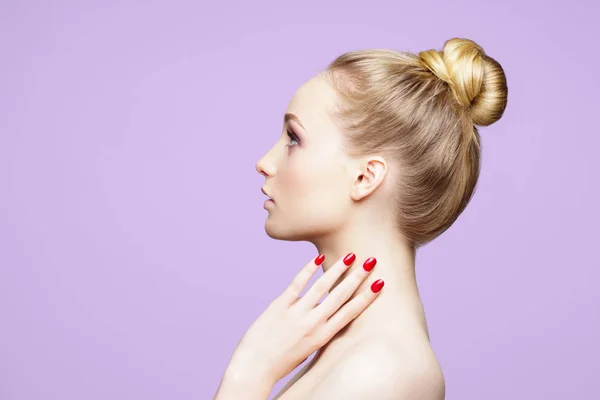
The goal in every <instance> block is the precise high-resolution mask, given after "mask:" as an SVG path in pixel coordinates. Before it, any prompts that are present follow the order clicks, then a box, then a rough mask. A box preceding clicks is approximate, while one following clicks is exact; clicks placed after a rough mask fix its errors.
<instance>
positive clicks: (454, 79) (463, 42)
mask: <svg viewBox="0 0 600 400" xmlns="http://www.w3.org/2000/svg"><path fill="white" fill-rule="evenodd" d="M419 59H420V61H421V64H422V65H423V66H425V67H426V68H427V69H429V70H430V71H431V72H433V73H434V74H435V75H436V76H437V77H438V78H440V79H442V80H443V81H444V82H446V83H448V85H449V86H450V89H451V90H452V93H453V95H454V97H455V98H456V100H457V101H458V103H459V104H460V105H461V106H463V107H466V108H468V109H470V112H471V117H472V119H473V123H474V124H475V125H480V126H487V125H491V124H493V123H494V122H496V121H498V120H499V119H500V117H502V114H503V113H504V110H505V108H506V103H507V97H508V87H507V85H506V76H505V74H504V70H503V68H502V66H501V65H500V64H499V63H498V62H497V61H496V60H494V59H493V58H491V57H489V56H488V55H486V54H485V52H484V51H483V48H481V46H479V45H478V44H477V43H475V42H474V41H472V40H470V39H462V38H453V39H450V40H447V41H446V43H444V50H443V51H441V52H438V51H436V50H426V51H422V52H420V53H419Z"/></svg>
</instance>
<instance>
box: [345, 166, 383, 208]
mask: <svg viewBox="0 0 600 400" xmlns="http://www.w3.org/2000/svg"><path fill="white" fill-rule="evenodd" d="M387 168H388V165H387V163H386V162H385V160H384V159H383V158H381V157H370V158H368V159H365V160H363V161H362V162H361V164H360V166H359V169H358V170H357V174H356V179H355V181H354V186H353V188H352V192H351V197H352V199H353V200H356V201H358V200H362V199H363V198H365V197H367V196H369V195H370V194H371V193H373V192H374V191H375V190H376V189H377V188H378V187H379V185H381V183H382V182H383V179H384V177H385V175H386V173H387Z"/></svg>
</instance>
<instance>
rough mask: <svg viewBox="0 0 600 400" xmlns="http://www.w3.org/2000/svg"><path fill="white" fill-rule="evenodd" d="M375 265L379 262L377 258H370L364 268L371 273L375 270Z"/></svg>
mask: <svg viewBox="0 0 600 400" xmlns="http://www.w3.org/2000/svg"><path fill="white" fill-rule="evenodd" d="M375 264H377V260H376V259H375V257H369V258H368V259H367V261H365V263H364V264H363V268H364V269H365V271H367V272H369V271H370V270H372V269H373V267H374V266H375Z"/></svg>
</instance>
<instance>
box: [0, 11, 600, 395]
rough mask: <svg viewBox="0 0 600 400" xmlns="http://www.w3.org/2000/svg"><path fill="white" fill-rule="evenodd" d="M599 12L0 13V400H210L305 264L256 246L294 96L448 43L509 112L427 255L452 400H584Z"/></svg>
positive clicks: (591, 375)
mask: <svg viewBox="0 0 600 400" xmlns="http://www.w3.org/2000/svg"><path fill="white" fill-rule="evenodd" d="M598 14H599V6H598V3H597V2H596V3H594V2H592V1H588V2H585V1H579V2H572V1H571V2H566V1H563V2H558V1H555V2H553V3H551V4H549V3H548V2H542V1H515V0H511V1H504V2H481V1H475V0H473V1H453V2H446V1H441V0H440V1H419V2H405V3H404V4H402V3H400V2H392V1H388V2H381V1H369V2H348V1H341V0H340V1H335V2H332V1H329V2H324V3H321V2H317V1H315V0H312V1H304V2H296V3H295V4H293V5H292V4H289V3H288V2H275V1H272V2H264V1H263V2H242V1H238V2H220V3H219V4H218V5H216V2H207V1H204V2H201V1H166V0H162V1H132V0H127V1H94V2H92V1H7V0H2V1H1V2H0V72H1V73H0V191H1V192H0V324H1V325H0V399H3V400H24V399H27V400H29V399H40V400H41V399H43V400H50V399H60V400H70V399H85V400H92V399H98V400H100V399H101V400H106V399H145V400H152V399H209V398H211V396H212V395H213V393H214V391H215V389H216V387H217V385H218V383H219V380H220V378H221V374H222V372H223V369H224V368H225V366H226V364H227V361H228V359H229V356H230V355H231V352H232V351H233V349H234V348H235V346H236V344H237V341H238V340H239V338H240V337H241V336H242V335H243V333H244V332H245V330H246V328H247V327H248V326H249V324H250V323H251V322H252V321H253V320H254V319H255V318H256V317H257V316H258V315H259V314H260V313H261V312H262V311H263V309H264V308H265V307H266V306H267V304H268V302H269V301H270V300H271V299H272V298H273V297H274V296H276V295H278V294H279V293H280V292H281V290H283V288H284V287H285V285H286V284H287V283H288V281H289V279H291V278H292V277H293V275H295V273H296V271H297V269H298V268H299V267H300V266H301V265H303V264H304V263H305V262H306V260H307V259H309V258H310V257H312V256H313V255H314V253H313V249H312V247H311V246H310V245H308V244H305V243H287V242H278V241H274V240H272V239H270V238H268V237H267V236H266V234H265V233H264V230H263V229H264V228H263V227H264V225H263V224H264V219H265V217H266V212H265V211H264V210H263V209H262V203H263V200H264V196H263V195H262V193H261V192H260V186H261V184H262V182H263V178H262V177H261V176H260V175H258V174H257V173H256V171H255V170H254V163H255V162H256V160H257V159H258V158H259V157H260V156H261V155H262V154H263V153H264V152H265V151H266V150H267V149H268V148H269V147H270V146H271V145H272V143H273V142H274V141H275V140H276V138H277V137H278V135H279V132H280V129H281V121H282V114H283V112H284V110H285V108H286V107H287V102H288V101H289V99H290V97H291V96H292V95H293V93H294V91H295V90H296V88H297V87H298V86H299V85H301V84H302V83H303V82H304V81H305V80H306V79H308V78H309V77H310V76H312V75H313V74H314V73H316V72H318V71H320V70H321V69H322V68H323V67H324V66H325V65H326V63H328V62H329V61H331V60H332V59H333V58H334V57H335V56H337V55H338V54H340V53H342V52H344V51H348V50H352V49H357V48H366V47H390V48H396V49H401V50H410V51H419V50H423V49H429V48H437V49H440V48H441V46H442V45H443V43H444V41H445V40H446V39H449V38H451V37H455V36H458V37H468V38H471V39H473V40H475V41H477V42H478V43H480V44H481V45H482V46H483V47H484V48H485V50H486V51H487V52H488V53H489V54H490V55H491V56H493V57H495V58H496V59H497V60H499V61H500V62H501V63H502V65H503V67H504V68H505V71H506V73H507V76H508V82H509V90H510V95H509V105H508V108H507V110H506V114H505V116H504V117H503V119H502V120H501V121H500V122H498V123H497V124H495V125H493V126H492V127H489V128H486V129H482V131H481V133H482V137H483V145H484V149H483V150H484V153H483V171H482V176H481V181H480V184H479V188H478V191H477V194H476V196H475V198H474V199H473V201H472V203H471V205H470V206H469V208H468V209H467V210H466V212H465V213H464V214H463V215H462V216H461V218H460V219H459V221H458V222H457V223H456V224H455V225H454V227H453V228H451V230H450V231H448V232H447V233H445V234H444V235H442V236H441V237H440V238H439V239H437V240H436V241H435V242H433V243H432V244H430V245H428V246H426V247H425V248H423V249H422V251H421V252H420V253H419V255H418V269H419V281H420V285H421V292H422V295H423V301H424V303H425V306H426V310H427V315H428V321H429V325H430V329H431V338H432V344H433V346H434V349H435V351H436V353H437V355H438V357H439V359H440V362H441V364H442V367H443V369H444V372H445V375H446V384H447V399H451V400H471V399H473V400H482V399H486V400H506V399H527V400H529V399H544V400H554V399H561V400H562V399H592V398H598V397H597V396H598V394H597V384H596V383H595V382H594V379H597V377H598V374H599V372H600V361H599V359H600V344H599V343H598V340H599V339H600V311H599V308H600V306H599V300H600V294H599V291H598V283H599V278H600V272H599V270H600V268H599V267H600V262H599V261H598V256H597V254H596V252H595V250H597V249H598V244H597V242H598V236H599V235H598V230H597V227H598V224H599V222H600V213H599V211H598V205H599V204H600V195H599V188H598V186H599V181H600V179H599V177H598V175H599V172H600V162H599V157H598V145H600V139H599V136H600V132H599V129H598V125H597V123H598V122H597V121H598V120H597V116H598V112H599V111H600V103H599V100H598V94H599V89H600V86H599V84H598V79H597V77H598V72H597V71H598V67H599V63H598V51H597V49H598V46H597V39H598V37H599V35H600V32H599V29H598V25H597V24H596V21H595V19H594V18H595V16H597V15H598ZM285 381H286V380H282V381H280V382H279V384H278V385H277V386H276V388H275V390H274V392H273V393H275V391H276V390H278V389H279V388H281V387H282V386H283V384H284V383H285Z"/></svg>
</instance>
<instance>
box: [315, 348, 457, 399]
mask: <svg viewBox="0 0 600 400" xmlns="http://www.w3.org/2000/svg"><path fill="white" fill-rule="evenodd" d="M314 397H315V398H343V399H348V400H351V399H367V398H376V399H380V400H404V399H407V400H408V399H410V400H443V399H444V397H445V384H444V376H443V374H442V371H441V368H440V366H439V364H438V362H437V359H436V358H435V356H434V355H433V352H432V351H430V350H427V349H425V348H423V349H416V350H415V349H410V350H406V349H402V348H398V347H397V344H395V343H394V341H392V340H377V341H375V342H372V343H368V344H366V345H364V346H362V347H361V349H360V350H357V351H355V352H354V353H353V354H351V355H350V356H349V357H348V358H347V359H344V360H343V361H342V362H341V363H340V365H339V366H337V367H336V368H335V370H332V371H331V372H330V374H329V375H328V376H327V377H326V378H325V379H324V380H323V381H322V382H321V384H320V385H319V386H318V387H317V388H316V390H315V393H314Z"/></svg>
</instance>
